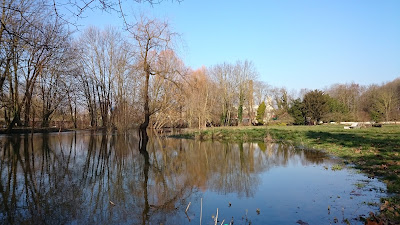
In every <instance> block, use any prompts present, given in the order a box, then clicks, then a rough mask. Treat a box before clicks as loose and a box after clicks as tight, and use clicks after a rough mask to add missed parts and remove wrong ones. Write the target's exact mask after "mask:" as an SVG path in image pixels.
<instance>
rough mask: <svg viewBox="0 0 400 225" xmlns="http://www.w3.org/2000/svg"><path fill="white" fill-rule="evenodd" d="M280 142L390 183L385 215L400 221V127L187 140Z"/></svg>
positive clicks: (266, 131)
mask: <svg viewBox="0 0 400 225" xmlns="http://www.w3.org/2000/svg"><path fill="white" fill-rule="evenodd" d="M188 137H189V138H196V139H201V140H210V139H213V140H226V141H238V142H241V141H277V142H290V143H291V144H294V145H296V146H302V147H306V148H312V149H318V150H322V151H326V152H328V153H330V154H332V155H335V156H338V157H340V158H342V159H343V163H345V164H352V165H354V166H355V167H356V168H358V169H360V170H362V171H363V172H365V173H366V174H368V176H369V177H371V178H372V177H377V178H379V179H381V180H382V181H383V182H385V183H386V184H387V188H388V191H389V192H390V193H392V194H393V195H394V196H393V197H391V198H388V199H382V206H381V212H382V215H384V216H385V217H386V219H389V220H390V221H394V222H395V223H398V222H400V215H399V213H400V198H399V196H400V173H399V171H400V125H397V126H396V125H384V126H383V127H368V128H361V129H350V130H345V129H343V126H340V125H319V126H267V127H265V126H263V127H223V128H207V129H204V130H197V131H192V132H189V133H187V134H185V138H188Z"/></svg>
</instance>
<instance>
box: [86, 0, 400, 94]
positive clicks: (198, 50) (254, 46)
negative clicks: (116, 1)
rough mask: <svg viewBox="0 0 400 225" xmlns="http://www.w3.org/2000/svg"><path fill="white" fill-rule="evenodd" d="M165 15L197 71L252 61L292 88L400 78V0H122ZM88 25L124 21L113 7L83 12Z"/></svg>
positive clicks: (263, 75)
mask: <svg viewBox="0 0 400 225" xmlns="http://www.w3.org/2000/svg"><path fill="white" fill-rule="evenodd" d="M124 10H125V13H127V14H128V20H132V21H133V19H134V16H133V15H134V14H140V13H144V14H148V15H150V16H152V17H159V18H162V19H164V18H167V19H168V20H169V22H170V23H171V24H172V26H173V28H174V30H175V31H176V32H178V33H180V34H181V35H182V40H183V44H184V46H185V47H184V48H182V49H181V50H180V53H181V54H180V55H181V58H182V59H183V61H184V62H185V63H186V65H188V66H190V67H192V68H194V69H196V68H198V67H201V66H202V65H205V66H212V65H215V64H218V63H222V62H231V63H234V62H235V61H236V60H245V59H248V60H250V61H253V63H254V64H255V66H256V68H257V70H258V72H259V74H260V76H259V80H262V81H265V82H267V83H268V84H270V85H273V86H277V87H282V86H285V87H287V88H288V89H289V90H291V89H295V90H300V89H301V88H308V89H317V88H318V89H323V88H324V87H327V86H330V85H331V84H334V83H347V82H353V81H354V82H355V83H359V84H362V85H369V84H373V83H375V84H381V83H382V82H386V81H391V80H393V79H395V78H397V77H400V1H398V0H394V1H389V0H385V1H369V0H362V1H361V0H359V1H355V0H343V1H342V0H336V1H320V0H316V1H311V0H305V1H298V0H293V1H288V0H280V1H266V0H254V1H244V0H236V1H219V0H197V1H196V0H184V1H183V2H181V3H177V2H171V1H164V2H163V3H161V4H158V5H154V6H152V7H150V6H149V5H148V4H146V3H142V4H138V3H135V2H134V1H133V0H126V1H125V3H124ZM85 16H86V19H83V20H81V21H80V22H79V23H80V24H82V25H83V27H84V26H86V25H89V24H91V25H96V26H98V27H101V28H102V27H104V26H106V25H114V26H121V25H122V20H121V19H120V18H118V16H117V14H116V13H111V14H108V13H105V12H101V11H94V12H91V11H86V15H85Z"/></svg>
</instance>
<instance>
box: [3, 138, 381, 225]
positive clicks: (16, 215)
mask: <svg viewBox="0 0 400 225" xmlns="http://www.w3.org/2000/svg"><path fill="white" fill-rule="evenodd" d="M0 145H1V146H0V147H1V148H0V153H1V154H0V159H1V161H0V172H1V173H0V175H1V177H0V178H1V189H0V194H1V195H0V223H29V222H37V221H41V222H43V223H58V224H59V223H63V224H70V223H78V224H82V223H84V224H86V223H96V224H160V223H164V224H187V223H189V220H190V223H193V224H198V222H199V220H200V204H201V203H200V202H201V199H202V202H203V209H202V210H203V211H202V213H203V214H202V215H203V217H202V222H203V223H202V224H213V220H212V218H211V216H212V215H215V214H216V209H217V208H218V209H219V216H218V217H219V218H220V221H222V219H225V222H226V223H227V224H229V222H230V221H231V219H232V217H233V219H234V221H235V224H249V222H250V221H251V222H252V224H294V223H296V222H297V221H299V220H301V221H304V222H307V223H309V224H329V223H334V221H335V218H336V219H338V221H339V223H341V222H342V221H343V220H344V219H348V220H349V221H350V222H351V223H352V224H354V223H357V222H358V221H356V220H354V218H357V217H359V216H360V215H365V214H368V212H369V211H376V210H377V207H376V206H370V205H369V204H366V203H374V202H379V197H380V196H382V195H383V194H382V193H381V190H385V186H384V185H383V184H382V183H379V182H377V180H369V179H368V178H366V177H365V176H363V175H362V174H359V173H356V172H355V171H354V170H351V169H343V170H340V171H332V170H331V168H332V166H333V165H334V164H336V163H338V162H337V160H333V159H330V158H328V157H326V155H325V154H323V153H321V152H318V151H303V150H299V149H295V148H294V147H292V146H285V145H279V144H268V143H242V144H237V143H219V142H198V141H194V140H177V139H164V138H157V137H152V138H151V139H150V141H149V142H148V145H147V151H148V157H149V158H148V161H146V160H145V157H144V155H143V154H140V152H139V145H138V138H137V136H135V135H112V136H111V135H102V134H99V133H94V134H93V133H90V132H79V133H64V134H60V135H34V136H33V138H32V137H31V136H29V135H26V136H24V135H23V136H13V137H11V138H7V137H4V136H3V137H0ZM326 168H328V169H326ZM356 184H358V185H356ZM360 184H362V185H360ZM358 187H361V189H359V188H358ZM189 202H191V206H190V209H189V211H188V214H187V215H185V213H184V211H185V209H186V207H187V205H188V203H189ZM229 202H230V203H231V206H229ZM328 207H329V208H330V210H328ZM257 209H259V210H260V214H259V215H258V214H257V212H256V210H257ZM246 210H247V213H246ZM246 219H247V221H246Z"/></svg>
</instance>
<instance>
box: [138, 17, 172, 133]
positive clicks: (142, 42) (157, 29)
mask: <svg viewBox="0 0 400 225" xmlns="http://www.w3.org/2000/svg"><path fill="white" fill-rule="evenodd" d="M131 33H132V35H133V38H134V40H135V46H136V49H137V53H136V57H137V62H138V63H139V68H138V69H140V70H141V71H142V74H143V80H144V82H143V89H142V99H143V113H144V121H143V122H142V123H141V124H140V130H141V134H143V135H147V133H146V129H147V127H148V126H149V124H150V116H151V114H152V112H151V111H150V105H149V104H150V94H149V87H150V77H163V78H165V79H166V80H168V81H173V80H171V79H170V78H169V77H167V76H166V75H167V74H168V73H166V71H164V69H165V68H163V67H160V66H157V65H159V64H160V62H161V61H163V60H165V59H166V56H164V55H163V54H162V53H163V52H165V51H169V50H173V41H174V37H175V36H176V35H177V34H176V33H173V32H172V31H171V30H170V25H169V23H168V22H166V21H161V20H157V19H150V18H147V17H145V16H141V17H140V18H139V20H138V22H137V23H136V24H134V26H133V28H132V30H131ZM160 69H161V70H160Z"/></svg>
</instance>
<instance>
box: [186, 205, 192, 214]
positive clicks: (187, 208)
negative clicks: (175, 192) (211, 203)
mask: <svg viewBox="0 0 400 225" xmlns="http://www.w3.org/2000/svg"><path fill="white" fill-rule="evenodd" d="M191 203H192V202H189V204H188V206H187V207H186V210H185V213H187V211H188V210H189V207H190V204H191Z"/></svg>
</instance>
